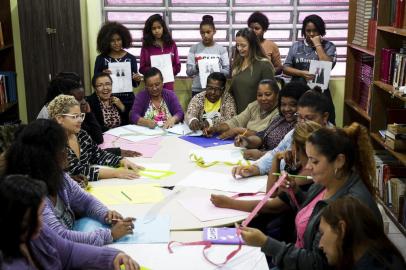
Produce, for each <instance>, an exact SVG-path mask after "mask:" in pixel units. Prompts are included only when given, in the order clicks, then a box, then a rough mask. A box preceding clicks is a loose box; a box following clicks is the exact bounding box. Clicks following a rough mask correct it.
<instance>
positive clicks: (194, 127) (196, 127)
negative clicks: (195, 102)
mask: <svg viewBox="0 0 406 270" xmlns="http://www.w3.org/2000/svg"><path fill="white" fill-rule="evenodd" d="M189 128H190V129H191V130H193V131H196V130H199V129H200V123H199V120H197V119H193V120H192V122H190V124H189Z"/></svg>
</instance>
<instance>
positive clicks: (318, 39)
mask: <svg viewBox="0 0 406 270" xmlns="http://www.w3.org/2000/svg"><path fill="white" fill-rule="evenodd" d="M310 40H311V42H312V43H313V47H316V46H321V36H314V37H311V38H310Z"/></svg>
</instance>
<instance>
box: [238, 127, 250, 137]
mask: <svg viewBox="0 0 406 270" xmlns="http://www.w3.org/2000/svg"><path fill="white" fill-rule="evenodd" d="M247 131H248V128H246V129H245V131H244V132H243V133H242V134H241V135H240V136H241V137H244V136H245V134H246V133H247Z"/></svg>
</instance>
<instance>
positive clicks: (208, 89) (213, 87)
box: [206, 85, 224, 93]
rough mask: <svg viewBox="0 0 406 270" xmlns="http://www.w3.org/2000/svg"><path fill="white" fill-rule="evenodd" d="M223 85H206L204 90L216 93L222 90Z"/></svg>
mask: <svg viewBox="0 0 406 270" xmlns="http://www.w3.org/2000/svg"><path fill="white" fill-rule="evenodd" d="M223 89H224V87H215V86H210V85H208V86H206V91H214V92H217V93H220V92H221V91H223Z"/></svg>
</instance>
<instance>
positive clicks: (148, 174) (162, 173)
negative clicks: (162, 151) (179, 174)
mask: <svg viewBox="0 0 406 270" xmlns="http://www.w3.org/2000/svg"><path fill="white" fill-rule="evenodd" d="M153 173H159V174H158V175H157V174H153ZM139 174H140V175H141V176H145V177H149V178H153V179H156V180H158V179H161V178H164V177H168V176H171V175H173V174H175V172H172V171H164V170H154V169H144V170H140V171H139Z"/></svg>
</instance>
